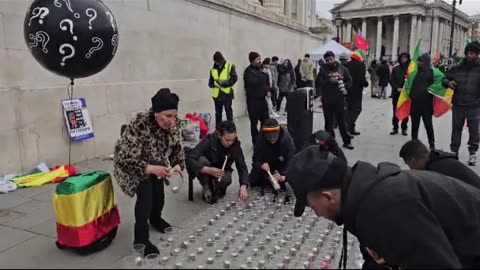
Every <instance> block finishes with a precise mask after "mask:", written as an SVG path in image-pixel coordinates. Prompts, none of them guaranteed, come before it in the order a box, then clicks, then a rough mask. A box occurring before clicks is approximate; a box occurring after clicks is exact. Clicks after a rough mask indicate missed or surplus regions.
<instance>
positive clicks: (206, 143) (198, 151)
mask: <svg viewBox="0 0 480 270" xmlns="http://www.w3.org/2000/svg"><path fill="white" fill-rule="evenodd" d="M225 156H228V157H229V158H228V160H227V164H226V166H225V170H226V171H233V168H232V165H233V163H234V162H235V167H237V170H238V180H239V181H240V185H248V183H249V180H248V168H247V164H246V163H245V156H244V155H243V151H242V147H241V144H240V141H239V140H236V141H235V142H234V143H233V145H232V146H230V147H229V148H225V147H224V146H223V145H222V143H221V142H220V139H219V138H218V132H215V133H212V134H209V135H208V136H207V137H206V138H205V139H204V140H203V141H201V142H200V143H199V144H197V146H195V148H194V149H193V150H192V151H191V152H190V154H189V155H188V159H187V166H188V167H189V168H190V170H192V172H193V173H195V175H198V174H199V173H200V172H201V170H202V169H203V167H204V165H203V164H202V163H201V162H199V159H200V157H205V158H207V159H208V161H210V164H211V166H212V167H215V168H219V169H221V168H222V166H223V162H224V161H225Z"/></svg>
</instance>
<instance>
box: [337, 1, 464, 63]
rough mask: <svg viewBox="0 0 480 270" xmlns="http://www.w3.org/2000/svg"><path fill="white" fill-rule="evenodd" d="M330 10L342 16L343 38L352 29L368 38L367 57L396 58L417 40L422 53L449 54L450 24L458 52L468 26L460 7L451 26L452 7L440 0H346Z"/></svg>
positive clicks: (454, 50)
mask: <svg viewBox="0 0 480 270" xmlns="http://www.w3.org/2000/svg"><path fill="white" fill-rule="evenodd" d="M330 12H331V13H332V14H333V15H334V17H335V16H338V15H340V17H341V18H343V24H342V27H341V29H340V32H341V33H342V35H341V40H342V41H344V42H350V41H351V31H352V28H354V29H357V30H361V31H362V33H363V34H364V36H366V37H367V40H368V43H369V51H368V55H369V59H380V58H381V57H386V58H389V59H392V60H394V61H395V60H397V56H398V54H399V53H400V52H404V51H407V52H410V53H413V51H414V49H415V46H416V44H417V42H418V40H419V39H421V40H422V43H421V51H422V53H431V55H432V56H434V55H437V54H438V53H440V54H442V55H445V56H448V53H449V47H450V31H451V28H452V27H453V28H454V36H453V41H454V42H453V52H456V53H457V54H459V55H460V54H463V48H464V47H465V42H466V39H467V38H468V31H469V28H470V19H469V17H468V15H466V14H465V13H463V12H461V11H459V10H457V12H456V19H455V24H454V25H453V26H452V22H451V21H452V7H451V5H449V4H447V3H446V2H444V1H442V0H434V1H426V0H347V1H344V2H343V3H341V4H338V5H336V6H335V7H334V8H333V9H332V10H331V11H330Z"/></svg>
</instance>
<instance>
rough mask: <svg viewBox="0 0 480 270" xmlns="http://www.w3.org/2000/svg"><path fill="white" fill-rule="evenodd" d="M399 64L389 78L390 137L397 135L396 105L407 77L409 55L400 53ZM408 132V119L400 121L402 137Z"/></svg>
mask: <svg viewBox="0 0 480 270" xmlns="http://www.w3.org/2000/svg"><path fill="white" fill-rule="evenodd" d="M398 59H399V64H398V66H396V67H394V68H393V71H392V76H391V77H390V86H391V87H392V105H393V117H392V125H393V130H392V132H390V134H391V135H397V134H398V122H399V121H398V118H397V116H396V112H397V103H398V99H399V97H400V92H401V91H402V88H403V85H404V84H405V76H406V75H407V70H408V65H410V54H408V53H406V52H404V53H401V54H400V56H399V57H398ZM407 130H408V117H407V118H405V119H404V120H403V121H402V135H403V136H407V135H408V133H407Z"/></svg>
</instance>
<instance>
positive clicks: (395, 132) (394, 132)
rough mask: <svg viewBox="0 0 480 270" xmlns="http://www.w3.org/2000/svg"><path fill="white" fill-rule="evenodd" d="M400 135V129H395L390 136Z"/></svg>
mask: <svg viewBox="0 0 480 270" xmlns="http://www.w3.org/2000/svg"><path fill="white" fill-rule="evenodd" d="M397 134H398V129H394V130H392V132H390V135H397Z"/></svg>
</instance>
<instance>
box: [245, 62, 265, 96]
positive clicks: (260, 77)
mask: <svg viewBox="0 0 480 270" xmlns="http://www.w3.org/2000/svg"><path fill="white" fill-rule="evenodd" d="M243 82H244V85H245V91H246V93H247V98H249V99H264V98H265V97H266V96H267V93H268V91H269V82H268V75H267V74H265V73H264V72H263V71H262V69H261V68H259V67H254V66H252V65H250V66H248V67H247V68H246V69H245V73H244V74H243Z"/></svg>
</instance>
